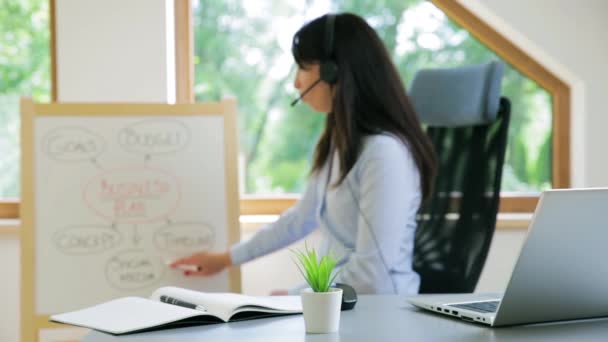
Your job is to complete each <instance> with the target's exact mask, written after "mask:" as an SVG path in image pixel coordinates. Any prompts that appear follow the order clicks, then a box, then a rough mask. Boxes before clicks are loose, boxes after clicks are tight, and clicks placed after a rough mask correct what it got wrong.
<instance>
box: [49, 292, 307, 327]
mask: <svg viewBox="0 0 608 342" xmlns="http://www.w3.org/2000/svg"><path fill="white" fill-rule="evenodd" d="M301 312H302V304H301V300H300V297H299V296H272V297H271V296H268V297H253V296H245V295H240V294H235V293H205V292H198V291H192V290H187V289H182V288H178V287H161V288H159V289H158V290H156V291H155V292H154V293H153V294H152V296H151V297H150V299H146V298H140V297H124V298H119V299H115V300H112V301H109V302H105V303H102V304H99V305H95V306H91V307H88V308H85V309H82V310H77V311H72V312H66V313H62V314H56V315H52V316H51V317H50V320H51V321H53V322H58V323H65V324H71V325H76V326H81V327H86V328H91V329H95V330H99V331H102V332H106V333H110V334H114V335H121V334H129V333H135V332H143V331H151V330H159V329H169V328H176V327H185V326H194V325H203V324H211V323H222V322H233V321H238V320H246V319H255V318H262V317H269V316H276V315H287V314H296V313H301Z"/></svg>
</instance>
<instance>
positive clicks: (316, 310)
mask: <svg viewBox="0 0 608 342" xmlns="http://www.w3.org/2000/svg"><path fill="white" fill-rule="evenodd" d="M294 253H295V254H296V256H297V259H298V260H297V262H296V264H297V265H298V270H299V271H300V273H301V274H302V276H303V277H304V279H305V280H306V282H307V283H308V285H309V286H310V287H309V288H306V289H304V290H302V292H301V298H302V310H303V313H304V324H305V326H306V332H307V333H330V332H335V331H338V328H339V327H340V306H341V304H342V289H339V288H333V287H331V284H332V283H333V281H334V279H335V277H336V275H337V273H335V274H333V275H332V273H333V270H334V267H335V266H336V262H337V260H336V258H335V257H334V256H333V254H331V253H329V254H328V255H325V256H323V257H320V258H319V257H318V256H317V253H316V252H315V250H314V249H310V250H309V249H308V246H305V251H304V252H301V251H294Z"/></svg>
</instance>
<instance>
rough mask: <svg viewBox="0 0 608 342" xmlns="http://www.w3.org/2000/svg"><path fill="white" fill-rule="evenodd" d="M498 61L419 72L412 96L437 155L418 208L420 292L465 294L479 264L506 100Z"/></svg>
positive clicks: (487, 238)
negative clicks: (430, 183) (435, 167)
mask: <svg viewBox="0 0 608 342" xmlns="http://www.w3.org/2000/svg"><path fill="white" fill-rule="evenodd" d="M503 69H504V66H503V64H502V63H500V62H490V63H488V64H484V65H476V66H468V67H461V68H451V69H433V70H421V71H419V72H418V73H417V74H416V76H415V78H414V80H413V81H412V84H411V87H410V97H411V99H412V102H413V104H414V107H415V108H416V110H417V112H418V115H419V116H420V119H421V121H422V123H423V125H425V126H426V131H427V133H428V135H429V136H430V138H431V140H432V142H433V145H434V147H435V151H436V153H437V159H438V173H437V178H436V181H435V186H434V190H433V193H432V195H431V196H430V198H429V200H428V201H426V202H425V203H423V205H422V207H421V208H420V211H419V215H418V230H417V232H416V239H415V244H414V269H415V270H416V271H417V272H418V273H419V274H420V277H421V285H420V293H469V292H473V291H474V290H475V286H476V284H477V281H478V280H479V276H480V274H481V271H482V269H483V266H484V263H485V260H486V257H487V255H488V250H489V248H490V243H491V241H492V236H493V234H494V228H495V225H496V216H497V213H498V205H499V200H500V182H501V175H502V168H503V163H504V157H505V150H506V146H507V130H508V127H509V116H510V102H509V100H508V99H506V98H504V97H502V98H501V97H500V84H501V80H502V75H503Z"/></svg>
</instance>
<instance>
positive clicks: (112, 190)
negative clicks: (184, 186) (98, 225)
mask: <svg viewBox="0 0 608 342" xmlns="http://www.w3.org/2000/svg"><path fill="white" fill-rule="evenodd" d="M83 198H84V202H85V203H86V205H87V206H88V207H89V208H90V209H91V210H92V211H93V212H94V213H96V214H97V215H98V216H100V217H102V218H104V219H106V220H108V221H109V222H112V223H144V222H153V221H162V220H164V218H165V217H167V216H170V215H171V214H172V213H173V211H175V209H176V208H177V207H178V205H179V201H180V198H181V189H180V184H179V182H178V180H177V178H176V177H175V175H173V174H170V173H168V172H166V171H162V170H159V169H152V168H148V167H131V168H129V167H125V168H120V169H113V170H107V171H104V172H102V173H99V174H97V175H95V176H94V177H93V178H92V179H91V180H89V181H88V182H87V184H86V185H85V187H84V189H83Z"/></svg>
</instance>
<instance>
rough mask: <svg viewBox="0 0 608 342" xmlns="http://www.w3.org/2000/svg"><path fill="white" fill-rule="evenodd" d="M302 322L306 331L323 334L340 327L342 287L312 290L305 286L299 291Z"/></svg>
mask: <svg viewBox="0 0 608 342" xmlns="http://www.w3.org/2000/svg"><path fill="white" fill-rule="evenodd" d="M301 297H302V310H303V313H304V324H305V326H306V332H307V333H313V334H324V333H331V332H336V331H338V328H340V307H341V306H342V289H336V288H330V289H329V292H314V291H313V290H312V289H311V288H306V289H304V290H302V292H301Z"/></svg>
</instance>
